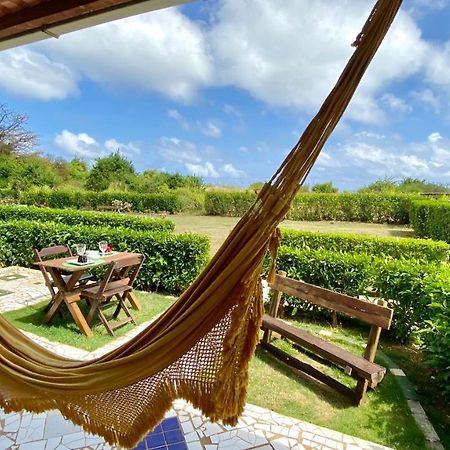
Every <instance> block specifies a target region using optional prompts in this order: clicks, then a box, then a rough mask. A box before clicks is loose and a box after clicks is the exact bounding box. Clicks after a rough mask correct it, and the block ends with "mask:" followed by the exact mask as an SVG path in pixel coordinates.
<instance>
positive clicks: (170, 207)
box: [20, 189, 183, 214]
mask: <svg viewBox="0 0 450 450" xmlns="http://www.w3.org/2000/svg"><path fill="white" fill-rule="evenodd" d="M114 200H120V201H122V202H127V203H131V204H132V205H133V206H132V208H133V211H141V212H144V211H149V212H163V211H164V212H168V213H170V214H174V213H177V212H180V211H181V210H182V206H183V204H182V199H181V196H180V195H178V194H174V193H167V194H137V193H133V192H109V191H106V192H93V191H60V190H46V189H33V190H29V191H27V192H25V193H23V194H22V195H21V198H20V201H21V202H22V203H25V204H27V205H39V206H40V205H42V206H48V207H50V208H85V209H95V208H97V207H99V206H110V205H111V204H112V202H113V201H114Z"/></svg>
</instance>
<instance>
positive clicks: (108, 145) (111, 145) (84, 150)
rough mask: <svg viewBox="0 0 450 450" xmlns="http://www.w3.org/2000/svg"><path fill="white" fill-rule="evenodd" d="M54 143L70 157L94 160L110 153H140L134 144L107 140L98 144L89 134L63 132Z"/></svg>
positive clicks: (112, 139)
mask: <svg viewBox="0 0 450 450" xmlns="http://www.w3.org/2000/svg"><path fill="white" fill-rule="evenodd" d="M54 143H55V144H56V146H57V147H59V148H60V149H62V150H64V151H66V152H67V153H69V154H70V155H73V156H76V157H81V158H87V159H94V158H98V157H100V156H106V155H107V154H108V153H111V152H115V151H117V150H119V151H120V153H122V154H124V155H130V154H136V153H139V151H140V150H139V148H138V147H136V146H135V145H134V144H132V143H127V144H122V143H120V142H118V141H117V140H116V139H114V138H111V139H107V140H106V141H105V142H104V143H103V144H101V143H99V142H97V141H96V140H95V139H94V138H93V137H92V136H90V135H89V134H87V133H78V134H76V133H72V132H71V131H69V130H63V131H62V132H61V133H59V134H57V135H56V137H55V139H54Z"/></svg>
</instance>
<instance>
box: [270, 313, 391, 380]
mask: <svg viewBox="0 0 450 450" xmlns="http://www.w3.org/2000/svg"><path fill="white" fill-rule="evenodd" d="M262 327H263V328H268V329H270V330H273V331H275V332H277V333H279V334H281V335H282V336H284V337H286V338H288V339H290V340H291V341H293V342H295V343H296V344H298V345H300V346H302V347H304V348H306V349H308V350H310V351H312V352H314V353H316V354H318V355H320V356H322V357H324V358H326V359H327V360H329V361H331V362H333V363H335V364H337V365H339V366H342V367H346V366H348V367H351V368H352V370H353V371H354V372H356V373H357V374H358V375H359V376H360V377H361V378H364V379H366V380H368V381H369V382H370V384H371V385H376V384H378V383H379V382H380V381H381V380H382V379H383V377H384V375H385V373H386V369H385V368H384V367H381V366H379V365H378V364H375V363H372V362H370V361H367V360H366V359H364V358H363V357H361V356H358V355H355V354H353V353H351V352H349V351H347V350H345V349H342V348H340V347H338V346H336V345H334V344H332V343H331V342H327V341H325V340H323V339H321V338H319V337H317V336H314V335H312V334H310V333H308V332H307V331H304V330H301V329H299V328H296V327H294V326H292V325H289V324H286V323H284V322H283V321H281V320H279V319H275V318H273V317H271V316H268V315H264V318H263V323H262Z"/></svg>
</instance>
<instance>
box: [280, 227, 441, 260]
mask: <svg viewBox="0 0 450 450" xmlns="http://www.w3.org/2000/svg"><path fill="white" fill-rule="evenodd" d="M281 236H282V240H281V243H282V245H286V246H288V247H293V248H298V249H305V248H306V249H309V250H317V249H320V248H324V249H327V250H332V251H340V252H354V253H367V254H369V255H372V256H376V257H391V258H396V259H399V258H406V259H409V258H413V259H423V260H427V261H439V262H440V261H446V260H447V259H448V257H449V250H450V247H449V245H448V244H447V243H446V242H439V241H431V240H426V239H407V238H394V237H372V236H364V235H357V234H346V233H315V232H310V231H297V230H288V229H282V230H281Z"/></svg>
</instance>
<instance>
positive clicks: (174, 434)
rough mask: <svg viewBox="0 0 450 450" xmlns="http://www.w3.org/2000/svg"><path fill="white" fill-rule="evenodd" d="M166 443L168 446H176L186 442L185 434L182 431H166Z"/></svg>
mask: <svg viewBox="0 0 450 450" xmlns="http://www.w3.org/2000/svg"><path fill="white" fill-rule="evenodd" d="M164 436H165V437H166V442H167V443H168V444H175V443H177V442H184V436H183V433H182V432H181V431H180V430H170V431H164Z"/></svg>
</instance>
